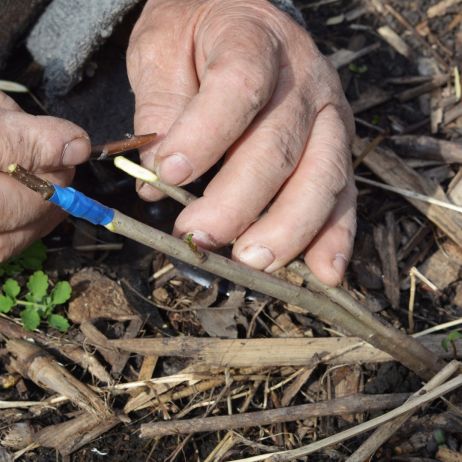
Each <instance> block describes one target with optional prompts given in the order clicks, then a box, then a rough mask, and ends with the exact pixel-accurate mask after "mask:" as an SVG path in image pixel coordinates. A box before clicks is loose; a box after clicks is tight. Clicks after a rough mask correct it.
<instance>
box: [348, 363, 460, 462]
mask: <svg viewBox="0 0 462 462" xmlns="http://www.w3.org/2000/svg"><path fill="white" fill-rule="evenodd" d="M459 369H460V363H459V362H458V361H451V362H450V363H449V364H448V365H447V366H446V367H444V368H443V369H441V371H440V372H439V373H438V374H436V375H435V377H433V378H432V379H431V380H430V381H429V382H428V383H427V384H426V385H424V386H423V387H422V388H421V389H420V390H419V391H417V392H416V393H414V394H413V395H412V396H411V398H410V399H409V402H412V400H414V399H415V398H417V397H418V396H421V395H423V394H425V393H427V392H429V391H431V390H433V389H435V388H436V387H437V386H439V385H441V384H442V383H444V382H446V380H448V379H449V377H451V376H452V375H454V374H455V373H456V372H457V371H458V370H459ZM414 411H415V409H414V410H412V411H409V412H407V413H406V414H403V415H401V416H400V417H398V418H396V419H394V420H391V421H389V422H387V423H386V424H384V425H382V426H381V427H379V428H378V429H377V430H376V431H375V432H374V433H373V434H372V435H371V436H370V437H369V438H368V439H367V440H366V441H365V442H364V443H363V444H362V445H361V446H360V447H359V448H358V449H357V450H356V451H355V452H354V453H353V454H352V455H351V456H350V457H349V458H348V459H347V462H363V461H365V460H369V458H370V457H371V456H372V455H373V454H374V453H375V451H377V449H378V448H379V447H380V446H382V444H383V443H385V441H387V440H388V439H389V438H390V437H391V436H392V435H393V433H395V432H396V431H397V430H398V429H399V428H400V427H401V426H402V425H403V424H404V423H405V422H406V420H408V419H409V418H410V417H411V416H412V415H413V414H414Z"/></svg>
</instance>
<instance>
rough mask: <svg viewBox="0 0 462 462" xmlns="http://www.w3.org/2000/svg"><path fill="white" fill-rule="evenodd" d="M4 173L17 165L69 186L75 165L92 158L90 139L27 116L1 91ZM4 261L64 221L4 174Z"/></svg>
mask: <svg viewBox="0 0 462 462" xmlns="http://www.w3.org/2000/svg"><path fill="white" fill-rule="evenodd" d="M0 152H1V158H0V171H2V172H5V171H6V170H7V168H8V165H9V164H11V163H14V162H17V163H18V164H20V165H22V166H23V167H24V168H26V169H28V170H30V171H32V172H35V173H37V174H39V175H40V176H41V177H43V178H46V179H48V180H50V181H52V182H53V183H58V184H61V185H68V184H69V183H70V182H71V181H72V178H73V176H74V168H72V167H73V166H74V165H76V164H78V163H81V162H84V161H85V160H86V159H87V158H88V156H89V154H90V141H89V138H88V135H87V134H86V133H85V132H84V131H83V130H82V129H81V128H79V127H77V126H75V125H74V124H72V123H71V122H68V121H66V120H62V119H57V118H55V117H46V116H32V115H30V114H26V113H25V112H23V111H22V110H21V108H20V107H19V106H18V105H17V104H16V103H15V102H14V101H13V100H12V99H11V98H9V97H8V96H6V95H5V94H4V93H2V92H0ZM0 175H1V177H0V217H1V220H0V261H4V260H6V259H7V258H8V257H10V256H11V255H13V254H16V253H18V252H19V251H21V250H22V249H23V248H24V247H26V246H27V245H28V244H30V243H31V242H33V241H34V240H35V239H38V238H39V237H42V236H44V235H45V234H47V233H48V232H50V231H51V230H52V229H53V228H54V227H55V226H56V225H57V224H58V223H59V221H60V220H62V218H63V217H64V216H65V215H64V213H62V212H61V211H60V210H58V208H57V207H55V206H53V205H51V204H49V203H46V202H44V201H43V199H42V198H41V197H40V196H39V195H38V194H36V193H34V192H33V191H30V190H29V189H27V188H26V187H25V186H23V185H21V184H20V183H18V182H17V181H16V180H14V179H13V178H10V177H9V176H8V175H7V174H5V173H0Z"/></svg>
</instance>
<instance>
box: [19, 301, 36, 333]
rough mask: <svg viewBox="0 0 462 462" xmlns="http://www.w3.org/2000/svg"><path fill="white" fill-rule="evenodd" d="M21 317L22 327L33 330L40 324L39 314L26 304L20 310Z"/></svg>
mask: <svg viewBox="0 0 462 462" xmlns="http://www.w3.org/2000/svg"><path fill="white" fill-rule="evenodd" d="M21 319H22V323H23V325H24V329H27V330H34V329H37V327H38V326H39V325H40V315H39V314H38V312H37V310H36V309H34V308H33V307H30V306H28V307H27V308H26V309H25V310H23V311H21Z"/></svg>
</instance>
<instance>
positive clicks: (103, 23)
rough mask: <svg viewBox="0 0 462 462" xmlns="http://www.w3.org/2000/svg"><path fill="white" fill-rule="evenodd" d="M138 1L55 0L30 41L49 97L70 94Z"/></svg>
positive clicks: (31, 50)
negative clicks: (88, 61)
mask: <svg viewBox="0 0 462 462" xmlns="http://www.w3.org/2000/svg"><path fill="white" fill-rule="evenodd" d="M136 3H137V0H72V1H69V0H54V1H53V2H52V3H51V5H50V6H49V7H48V8H47V10H46V11H45V13H44V14H43V15H42V16H41V17H40V19H39V21H38V22H37V24H36V25H35V27H34V29H33V30H32V32H31V33H30V35H29V37H28V39H27V48H28V50H29V51H30V52H31V54H32V56H33V57H34V59H35V61H37V62H38V63H39V64H41V65H42V66H43V67H44V72H45V73H44V78H45V89H46V92H47V95H48V96H56V95H63V94H66V93H67V92H68V91H69V90H70V89H71V88H72V87H73V86H74V85H75V84H76V83H78V81H79V80H80V79H81V74H82V69H83V67H84V64H85V62H86V61H87V59H88V58H89V57H90V55H91V54H92V53H93V52H94V51H95V50H96V49H97V48H98V47H99V46H100V45H101V44H102V43H103V42H104V41H105V40H106V39H107V38H108V37H110V35H111V34H112V29H113V27H114V26H115V25H116V24H117V22H119V21H121V20H122V18H123V16H124V14H125V13H126V12H127V11H128V10H129V9H130V8H131V7H133V6H134V5H135V4H136Z"/></svg>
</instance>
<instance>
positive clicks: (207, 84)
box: [156, 18, 280, 184]
mask: <svg viewBox="0 0 462 462" xmlns="http://www.w3.org/2000/svg"><path fill="white" fill-rule="evenodd" d="M215 20H216V18H215ZM207 33H208V35H207V36H206V35H205V33H204V37H202V38H200V39H199V44H198V48H199V49H201V48H202V49H204V47H205V53H204V56H203V58H204V60H205V61H204V68H203V70H202V72H201V70H200V69H199V71H200V76H199V78H200V81H201V83H200V88H199V92H198V94H197V95H196V96H195V97H194V98H193V99H192V100H191V101H190V102H189V104H188V105H187V106H186V108H185V110H184V112H183V113H182V114H181V115H180V116H179V118H178V119H177V120H176V121H175V123H174V124H173V125H172V127H171V129H170V131H169V133H168V135H167V137H166V139H165V141H164V142H163V143H162V145H161V146H160V147H159V151H158V152H157V154H156V164H157V171H158V173H159V175H160V177H161V179H162V180H163V181H165V182H167V183H172V184H185V183H188V182H190V181H192V180H194V179H196V178H198V177H199V176H200V175H202V174H203V173H204V172H205V171H207V170H208V169H209V168H210V167H211V166H212V165H213V164H215V163H216V162H217V160H218V159H220V157H221V156H222V155H223V154H224V152H225V151H226V150H227V149H228V148H229V147H230V146H231V145H232V144H233V143H234V142H235V141H236V140H237V139H238V138H239V137H240V136H241V135H242V134H243V133H244V131H245V130H246V128H247V127H248V126H249V124H250V123H251V122H252V120H253V119H254V117H255V116H256V115H257V114H258V113H259V111H260V110H261V109H262V108H263V107H264V106H265V105H266V103H267V102H268V101H269V99H270V98H271V95H272V93H273V91H274V88H275V85H276V82H277V78H278V75H279V65H280V53H279V49H278V43H277V40H276V39H275V38H274V37H273V36H272V35H271V33H270V32H269V31H267V30H266V29H264V28H258V27H257V26H256V25H255V24H253V23H252V20H250V19H249V20H247V19H242V18H239V20H236V21H235V22H234V23H233V22H228V23H226V24H224V25H222V26H221V27H216V28H215V29H214V30H212V32H211V31H210V29H208V30H207ZM201 41H202V47H201ZM205 42H207V43H205ZM196 60H198V57H196ZM199 61H200V59H199Z"/></svg>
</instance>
